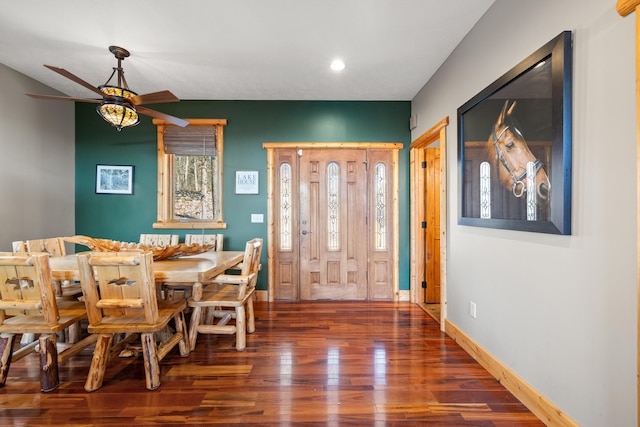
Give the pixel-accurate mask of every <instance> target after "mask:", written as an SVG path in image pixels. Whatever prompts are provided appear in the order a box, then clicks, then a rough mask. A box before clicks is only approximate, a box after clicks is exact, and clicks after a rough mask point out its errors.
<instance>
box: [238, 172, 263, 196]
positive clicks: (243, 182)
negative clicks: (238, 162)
mask: <svg viewBox="0 0 640 427" xmlns="http://www.w3.org/2000/svg"><path fill="white" fill-rule="evenodd" d="M259 188H260V187H259V184H258V171H236V194H258V192H259Z"/></svg>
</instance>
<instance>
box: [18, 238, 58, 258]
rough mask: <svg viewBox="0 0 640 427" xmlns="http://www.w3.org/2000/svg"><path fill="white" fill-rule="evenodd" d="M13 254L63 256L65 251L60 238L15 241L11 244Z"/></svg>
mask: <svg viewBox="0 0 640 427" xmlns="http://www.w3.org/2000/svg"><path fill="white" fill-rule="evenodd" d="M12 246H13V252H45V253H48V254H49V255H50V256H65V255H66V254H67V249H66V248H65V246H64V239H63V238H62V237H50V238H48V239H33V240H17V241H15V242H13V244H12Z"/></svg>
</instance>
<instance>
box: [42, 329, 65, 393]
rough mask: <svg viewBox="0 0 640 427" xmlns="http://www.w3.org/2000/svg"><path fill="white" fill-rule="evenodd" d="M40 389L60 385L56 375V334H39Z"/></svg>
mask: <svg viewBox="0 0 640 427" xmlns="http://www.w3.org/2000/svg"><path fill="white" fill-rule="evenodd" d="M39 340H40V349H39V350H38V353H39V354H40V389H41V390H42V391H51V390H55V389H56V388H58V386H59V385H60V377H59V376H58V349H57V348H56V341H57V336H56V334H41V335H40V339H39Z"/></svg>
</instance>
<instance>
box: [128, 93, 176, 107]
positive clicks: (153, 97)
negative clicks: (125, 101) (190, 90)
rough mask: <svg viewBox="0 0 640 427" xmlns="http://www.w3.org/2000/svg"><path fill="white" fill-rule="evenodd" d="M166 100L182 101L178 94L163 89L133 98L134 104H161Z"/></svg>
mask: <svg viewBox="0 0 640 427" xmlns="http://www.w3.org/2000/svg"><path fill="white" fill-rule="evenodd" d="M164 102H180V99H178V97H177V96H175V95H174V94H172V93H171V92H169V91H168V90H162V91H160V92H153V93H145V94H143V95H137V96H134V97H133V98H131V103H132V104H133V105H140V104H160V103H164Z"/></svg>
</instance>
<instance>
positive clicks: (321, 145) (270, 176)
mask: <svg viewBox="0 0 640 427" xmlns="http://www.w3.org/2000/svg"><path fill="white" fill-rule="evenodd" d="M262 148H263V149H265V150H267V280H268V290H267V296H266V298H260V299H261V300H263V299H265V300H266V301H269V302H273V300H274V295H275V291H274V286H275V278H274V276H275V273H274V272H275V270H274V267H275V260H274V253H275V250H274V246H273V245H274V242H275V238H274V237H275V235H274V233H275V227H274V222H273V221H274V213H275V200H274V196H273V195H274V189H275V182H274V173H275V170H274V167H275V150H277V149H294V150H298V149H301V150H302V149H331V150H339V149H344V148H352V149H353V148H356V149H378V150H385V149H386V150H393V154H392V161H391V163H392V166H393V170H392V172H391V173H392V176H393V189H392V193H393V194H392V198H393V208H392V209H393V242H392V245H393V253H394V255H395V256H394V260H393V284H392V286H393V289H392V292H393V300H394V301H400V300H401V297H400V291H399V279H398V272H399V262H398V254H399V229H400V227H399V220H398V215H399V209H398V203H399V182H398V173H399V172H398V152H399V151H400V150H402V144H401V143H396V142H264V143H263V144H262Z"/></svg>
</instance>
